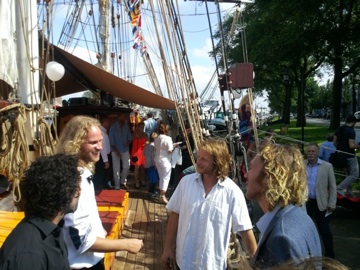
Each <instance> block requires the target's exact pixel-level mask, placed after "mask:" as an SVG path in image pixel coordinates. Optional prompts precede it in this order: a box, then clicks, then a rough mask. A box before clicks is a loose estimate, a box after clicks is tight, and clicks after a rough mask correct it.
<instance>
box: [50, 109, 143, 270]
mask: <svg viewBox="0 0 360 270" xmlns="http://www.w3.org/2000/svg"><path fill="white" fill-rule="evenodd" d="M102 139H103V138H102V133H101V129H100V123H99V121H98V120H97V119H95V118H92V117H88V116H74V117H73V118H72V119H71V120H70V121H69V122H68V123H67V124H66V126H65V128H64V130H63V131H62V133H61V135H60V138H59V143H58V144H57V152H58V153H63V154H68V155H77V156H78V157H79V159H80V161H79V171H80V174H81V184H80V188H81V194H80V197H79V203H78V208H77V210H76V211H75V212H74V213H69V214H66V215H65V217H64V221H65V224H64V240H65V243H66V246H67V248H68V259H69V263H70V267H71V269H92V270H95V269H96V270H103V269H104V260H103V259H104V252H117V251H120V250H124V251H129V252H131V253H137V252H138V251H139V250H140V249H141V248H142V247H143V242H142V240H139V239H107V238H105V236H106V235H105V229H104V227H103V226H102V223H101V219H100V216H99V212H98V209H97V205H96V200H95V191H94V185H93V183H92V180H91V179H92V175H93V172H92V170H93V168H94V167H93V166H94V163H95V162H97V161H98V160H99V158H100V151H101V149H102Z"/></svg>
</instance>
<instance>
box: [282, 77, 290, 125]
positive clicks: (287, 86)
mask: <svg viewBox="0 0 360 270" xmlns="http://www.w3.org/2000/svg"><path fill="white" fill-rule="evenodd" d="M283 83H284V87H285V102H284V106H283V121H284V124H290V105H289V104H291V88H290V77H289V75H288V74H287V73H285V74H284V77H283ZM286 103H289V104H286Z"/></svg>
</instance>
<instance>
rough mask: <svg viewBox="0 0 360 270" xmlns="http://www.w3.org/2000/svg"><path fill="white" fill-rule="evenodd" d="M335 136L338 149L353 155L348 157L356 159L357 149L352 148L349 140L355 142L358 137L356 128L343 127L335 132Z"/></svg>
mask: <svg viewBox="0 0 360 270" xmlns="http://www.w3.org/2000/svg"><path fill="white" fill-rule="evenodd" d="M335 136H336V138H337V140H336V143H337V147H336V149H337V150H340V151H343V152H346V153H349V154H351V155H347V157H348V158H349V157H354V155H355V149H353V148H350V146H349V139H352V140H355V137H356V133H355V130H354V128H352V127H349V126H347V125H343V126H341V127H339V128H338V129H337V130H336V131H335Z"/></svg>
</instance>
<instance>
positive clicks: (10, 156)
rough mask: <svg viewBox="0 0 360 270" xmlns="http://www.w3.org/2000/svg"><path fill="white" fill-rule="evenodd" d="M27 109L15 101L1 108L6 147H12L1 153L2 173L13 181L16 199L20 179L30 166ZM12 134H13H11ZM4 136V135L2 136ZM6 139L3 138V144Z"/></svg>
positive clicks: (0, 113)
mask: <svg viewBox="0 0 360 270" xmlns="http://www.w3.org/2000/svg"><path fill="white" fill-rule="evenodd" d="M26 110H29V109H27V108H26V107H25V105H23V104H21V103H15V104H11V105H8V106H6V107H5V108H2V109H0V115H1V118H0V125H1V126H0V129H1V130H2V132H6V134H7V135H6V137H4V140H6V144H7V146H6V148H7V149H11V150H10V151H6V152H4V153H3V154H4V155H1V159H0V174H2V175H4V176H6V177H7V178H8V181H9V182H12V192H13V194H15V193H16V194H17V196H13V197H14V200H15V201H20V199H21V192H20V187H19V184H20V180H21V179H22V178H23V177H24V172H25V170H26V169H27V167H28V166H29V163H30V162H29V160H28V144H27V141H26V137H25V123H26V120H27V119H26ZM10 135H11V136H10ZM2 137H3V136H2ZM4 143H5V141H3V138H1V145H4Z"/></svg>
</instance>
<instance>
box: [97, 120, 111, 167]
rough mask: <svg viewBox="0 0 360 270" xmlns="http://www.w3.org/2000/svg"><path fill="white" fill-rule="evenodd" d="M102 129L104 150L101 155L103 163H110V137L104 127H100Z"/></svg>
mask: <svg viewBox="0 0 360 270" xmlns="http://www.w3.org/2000/svg"><path fill="white" fill-rule="evenodd" d="M100 129H101V134H102V136H103V139H102V149H101V150H100V154H101V158H102V160H103V162H108V161H109V158H108V154H110V151H111V148H110V141H109V136H108V134H107V130H106V129H105V128H104V127H103V126H100Z"/></svg>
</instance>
